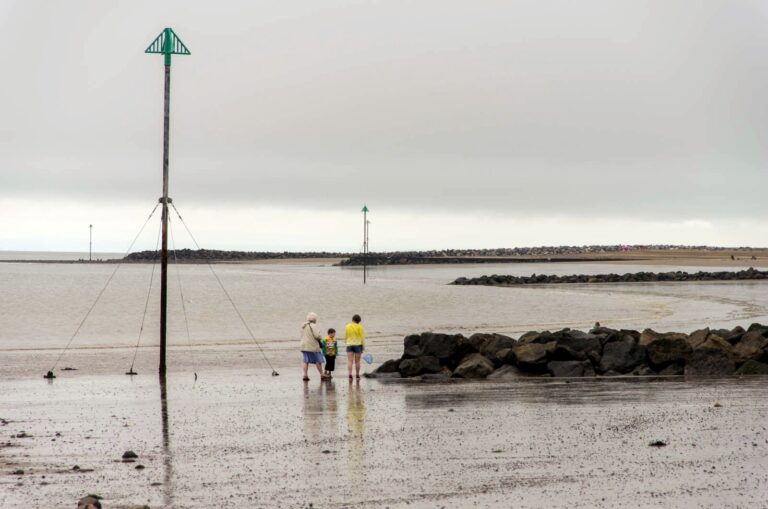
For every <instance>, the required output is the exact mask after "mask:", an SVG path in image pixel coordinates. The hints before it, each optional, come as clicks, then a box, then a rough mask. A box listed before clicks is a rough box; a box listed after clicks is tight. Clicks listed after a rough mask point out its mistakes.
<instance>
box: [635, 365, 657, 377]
mask: <svg viewBox="0 0 768 509" xmlns="http://www.w3.org/2000/svg"><path fill="white" fill-rule="evenodd" d="M632 374H633V375H635V376H654V375H656V372H655V371H654V370H653V369H651V367H650V366H649V365H647V364H641V365H640V366H637V367H636V368H635V369H633V370H632Z"/></svg>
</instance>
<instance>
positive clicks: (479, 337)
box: [467, 332, 494, 352]
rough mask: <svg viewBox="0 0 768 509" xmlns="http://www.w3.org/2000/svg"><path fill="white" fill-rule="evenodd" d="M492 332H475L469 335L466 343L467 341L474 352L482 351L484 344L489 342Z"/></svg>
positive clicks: (492, 335)
mask: <svg viewBox="0 0 768 509" xmlns="http://www.w3.org/2000/svg"><path fill="white" fill-rule="evenodd" d="M493 337H494V334H486V333H485V332H476V333H474V334H472V335H471V336H469V339H467V343H469V344H470V345H471V346H472V348H474V350H475V352H482V351H483V350H484V349H485V347H486V345H487V344H488V343H490V342H491V340H492V339H493Z"/></svg>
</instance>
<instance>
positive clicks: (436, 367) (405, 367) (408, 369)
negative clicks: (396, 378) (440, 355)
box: [399, 355, 442, 377]
mask: <svg viewBox="0 0 768 509" xmlns="http://www.w3.org/2000/svg"><path fill="white" fill-rule="evenodd" d="M399 368H400V374H401V375H403V376H404V377H411V376H418V375H423V374H425V373H439V372H440V370H441V369H442V368H441V367H440V361H439V360H438V359H437V357H434V356H431V355H425V356H422V357H416V358H415V359H403V360H401V361H400V365H399Z"/></svg>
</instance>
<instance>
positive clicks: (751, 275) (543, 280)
mask: <svg viewBox="0 0 768 509" xmlns="http://www.w3.org/2000/svg"><path fill="white" fill-rule="evenodd" d="M767 278H768V271H760V270H756V269H753V268H752V267H750V268H749V269H747V270H739V271H735V272H733V271H718V272H702V271H699V272H691V273H688V272H683V271H675V272H635V273H634V274H631V273H627V274H592V275H586V274H574V275H571V276H555V275H544V274H538V275H537V274H533V275H531V276H530V277H527V276H500V275H497V274H494V275H492V276H480V277H474V278H465V277H460V278H458V279H456V280H455V281H454V282H453V283H451V284H453V285H481V286H517V285H536V284H563V283H640V282H657V281H735V280H747V279H767Z"/></svg>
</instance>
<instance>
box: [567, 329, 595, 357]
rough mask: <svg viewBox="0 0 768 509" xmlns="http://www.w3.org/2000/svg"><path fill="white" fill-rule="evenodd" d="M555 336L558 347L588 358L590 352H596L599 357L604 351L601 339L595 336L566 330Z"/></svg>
mask: <svg viewBox="0 0 768 509" xmlns="http://www.w3.org/2000/svg"><path fill="white" fill-rule="evenodd" d="M555 336H556V337H557V340H556V341H557V346H563V347H566V348H568V349H570V350H571V351H573V352H579V353H581V354H583V355H586V356H589V354H590V352H594V354H597V356H598V357H599V356H600V354H601V352H602V349H603V345H602V343H601V342H600V338H598V337H597V336H595V335H594V334H588V333H586V332H581V331H575V330H574V331H568V330H564V331H560V332H557V333H555Z"/></svg>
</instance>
